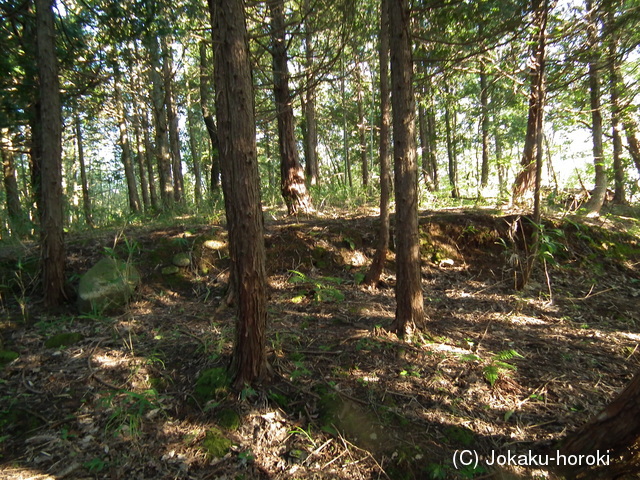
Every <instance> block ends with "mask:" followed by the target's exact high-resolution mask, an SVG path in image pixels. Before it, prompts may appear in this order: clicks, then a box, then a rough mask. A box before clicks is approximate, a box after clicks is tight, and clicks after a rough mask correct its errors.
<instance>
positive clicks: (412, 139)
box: [389, 0, 424, 339]
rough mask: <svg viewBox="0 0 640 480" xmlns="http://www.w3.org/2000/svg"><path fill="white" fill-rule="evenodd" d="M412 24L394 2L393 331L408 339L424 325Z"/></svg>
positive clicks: (399, 0)
mask: <svg viewBox="0 0 640 480" xmlns="http://www.w3.org/2000/svg"><path fill="white" fill-rule="evenodd" d="M410 23H411V22H410V15H409V0H391V2H390V3H389V31H390V43H389V47H390V52H391V88H392V91H393V94H392V96H391V101H392V104H393V136H394V142H393V146H394V148H393V150H394V171H395V194H396V239H397V240H396V317H395V321H394V323H393V329H394V331H395V332H396V333H397V334H398V335H399V336H400V337H406V338H408V339H410V338H411V334H412V331H413V329H414V328H422V327H423V326H424V304H423V296H422V275H421V268H420V234H419V229H418V164H417V159H416V136H415V99H414V94H413V81H412V73H413V65H412V59H411V35H410Z"/></svg>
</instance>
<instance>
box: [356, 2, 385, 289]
mask: <svg viewBox="0 0 640 480" xmlns="http://www.w3.org/2000/svg"><path fill="white" fill-rule="evenodd" d="M379 57H380V230H379V231H378V244H377V246H376V253H375V255H374V256H373V261H372V262H371V266H370V267H369V270H368V271H367V274H366V276H365V279H364V282H363V283H364V284H365V285H369V286H374V285H376V284H377V283H378V282H380V276H381V275H382V270H383V269H384V264H385V262H386V261H387V252H388V250H389V237H390V234H389V229H390V219H389V216H390V215H389V197H390V190H391V171H390V168H389V153H390V152H389V150H390V149H389V138H390V135H389V134H390V126H391V105H390V103H391V102H390V93H391V92H390V90H389V0H381V4H380V47H379Z"/></svg>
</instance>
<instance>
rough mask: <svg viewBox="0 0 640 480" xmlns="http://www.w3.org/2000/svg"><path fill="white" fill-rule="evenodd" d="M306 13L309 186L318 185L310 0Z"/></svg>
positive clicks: (305, 3) (306, 5)
mask: <svg viewBox="0 0 640 480" xmlns="http://www.w3.org/2000/svg"><path fill="white" fill-rule="evenodd" d="M304 11H305V12H306V15H307V17H306V20H305V30H304V46H305V51H304V53H305V60H306V65H305V66H306V69H307V70H306V82H307V85H306V88H305V91H304V95H303V98H304V102H303V110H304V112H303V113H304V125H305V138H304V160H305V164H304V169H305V176H306V178H307V182H309V185H316V184H317V183H318V121H317V119H316V87H315V83H314V82H315V79H314V78H313V65H314V50H313V36H312V30H313V12H312V11H311V5H310V2H309V0H305V1H304Z"/></svg>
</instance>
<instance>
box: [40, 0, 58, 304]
mask: <svg viewBox="0 0 640 480" xmlns="http://www.w3.org/2000/svg"><path fill="white" fill-rule="evenodd" d="M35 5H36V32H37V45H38V47H37V52H38V54H37V63H38V83H39V105H40V120H41V129H40V137H39V138H38V139H36V142H37V143H38V144H39V151H40V155H41V157H40V159H41V163H40V166H41V192H42V205H41V211H40V225H41V232H42V236H41V245H42V265H43V267H42V272H43V286H44V304H45V306H47V307H56V306H59V305H60V304H61V303H62V302H63V300H65V299H66V293H65V245H64V238H63V199H62V110H61V106H60V80H59V78H58V60H57V57H56V50H55V46H56V36H55V25H54V22H55V17H54V13H53V0H36V1H35Z"/></svg>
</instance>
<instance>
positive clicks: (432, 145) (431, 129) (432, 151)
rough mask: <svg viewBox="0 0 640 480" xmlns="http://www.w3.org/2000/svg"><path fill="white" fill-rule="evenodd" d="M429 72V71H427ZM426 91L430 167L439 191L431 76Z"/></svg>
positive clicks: (426, 83) (427, 80)
mask: <svg viewBox="0 0 640 480" xmlns="http://www.w3.org/2000/svg"><path fill="white" fill-rule="evenodd" d="M427 73H429V72H427ZM425 92H426V96H427V98H428V99H429V105H428V106H427V109H426V112H425V113H426V117H427V125H426V127H427V132H426V137H427V145H428V150H429V167H430V170H429V171H430V172H431V181H432V182H433V190H434V191H435V192H437V191H438V190H439V188H440V181H439V178H438V157H437V152H438V144H437V142H438V134H437V130H436V112H435V107H434V100H433V85H432V82H431V78H427V79H426V81H425Z"/></svg>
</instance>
